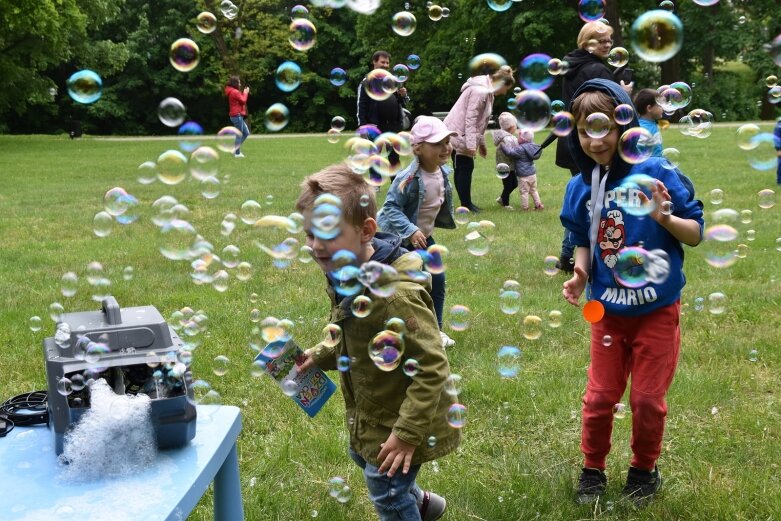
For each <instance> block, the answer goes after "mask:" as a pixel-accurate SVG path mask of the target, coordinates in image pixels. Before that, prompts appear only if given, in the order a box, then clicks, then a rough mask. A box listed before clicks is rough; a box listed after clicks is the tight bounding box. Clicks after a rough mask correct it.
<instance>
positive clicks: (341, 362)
mask: <svg viewBox="0 0 781 521" xmlns="http://www.w3.org/2000/svg"><path fill="white" fill-rule="evenodd" d="M350 362H351V361H350V357H349V356H346V355H342V356H340V357H339V358H337V359H336V368H337V369H338V370H339V371H341V372H343V373H344V372H345V371H349V370H350Z"/></svg>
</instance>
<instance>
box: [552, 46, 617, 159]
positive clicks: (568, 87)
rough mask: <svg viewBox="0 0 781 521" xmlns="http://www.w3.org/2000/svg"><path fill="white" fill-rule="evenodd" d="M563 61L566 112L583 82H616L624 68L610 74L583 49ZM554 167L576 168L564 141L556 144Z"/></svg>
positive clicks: (577, 50) (596, 58) (562, 95)
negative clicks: (564, 67)
mask: <svg viewBox="0 0 781 521" xmlns="http://www.w3.org/2000/svg"><path fill="white" fill-rule="evenodd" d="M564 61H566V62H567V63H568V64H569V69H568V70H567V73H566V74H565V75H564V80H563V84H562V87H561V101H563V102H564V106H566V107H567V110H570V104H571V102H572V97H573V94H574V93H575V91H576V90H578V88H580V86H581V85H583V83H584V82H585V81H587V80H591V79H595V78H604V79H606V80H613V81H615V82H618V81H619V78H620V77H621V75H622V73H623V70H624V68H619V69H616V70H615V71H614V72H610V69H608V68H607V65H605V64H604V63H603V62H602V60H601V59H600V58H599V57H598V56H595V55H593V54H591V53H590V52H588V51H587V50H585V49H576V50H574V51H571V52H569V53H567V55H566V56H565V57H564ZM549 139H554V138H549ZM545 146H547V140H546V143H543V147H545ZM556 165H558V166H559V167H561V168H566V169H569V170H574V169H576V168H577V166H576V165H575V162H574V161H573V160H572V156H571V155H570V152H569V149H568V148H567V144H566V140H561V139H560V140H559V141H558V142H557V143H556Z"/></svg>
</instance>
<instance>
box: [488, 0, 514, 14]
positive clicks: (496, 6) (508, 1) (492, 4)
mask: <svg viewBox="0 0 781 521" xmlns="http://www.w3.org/2000/svg"><path fill="white" fill-rule="evenodd" d="M486 2H487V3H488V7H489V8H490V9H491V10H492V11H496V12H497V13H503V12H504V11H507V10H508V9H509V8H511V7H512V5H513V0H486Z"/></svg>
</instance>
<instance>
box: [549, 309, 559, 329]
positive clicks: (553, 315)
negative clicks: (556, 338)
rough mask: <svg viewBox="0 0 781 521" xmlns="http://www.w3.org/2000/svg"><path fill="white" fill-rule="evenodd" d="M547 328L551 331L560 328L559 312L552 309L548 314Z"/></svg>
mask: <svg viewBox="0 0 781 521" xmlns="http://www.w3.org/2000/svg"><path fill="white" fill-rule="evenodd" d="M548 327H550V328H552V329H556V328H557V327H561V311H559V310H558V309H554V310H552V311H551V312H550V313H548Z"/></svg>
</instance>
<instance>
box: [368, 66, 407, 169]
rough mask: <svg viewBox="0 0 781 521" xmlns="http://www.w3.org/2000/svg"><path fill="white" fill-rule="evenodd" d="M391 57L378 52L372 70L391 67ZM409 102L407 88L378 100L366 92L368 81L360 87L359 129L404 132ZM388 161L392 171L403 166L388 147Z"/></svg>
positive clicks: (394, 152)
mask: <svg viewBox="0 0 781 521" xmlns="http://www.w3.org/2000/svg"><path fill="white" fill-rule="evenodd" d="M390 60H391V55H390V53H388V52H386V51H377V52H375V53H374V54H373V55H372V69H385V70H388V68H389V67H390ZM408 102H409V96H407V88H406V87H399V89H398V90H397V91H396V92H394V93H393V94H391V95H390V96H389V97H388V98H386V99H384V100H377V99H374V98H372V97H371V96H369V95H368V94H367V92H366V79H365V78H364V80H363V81H362V82H361V84H360V85H359V86H358V127H362V126H364V125H375V126H376V127H377V128H378V129H380V132H397V133H398V132H401V131H402V130H404V110H403V109H404V107H405V106H406V105H407V103H408ZM388 161H389V162H390V165H391V170H392V171H394V172H395V171H396V170H397V169H398V167H399V165H400V164H401V162H400V160H399V154H398V153H397V152H396V151H395V150H394V149H393V147H388Z"/></svg>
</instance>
